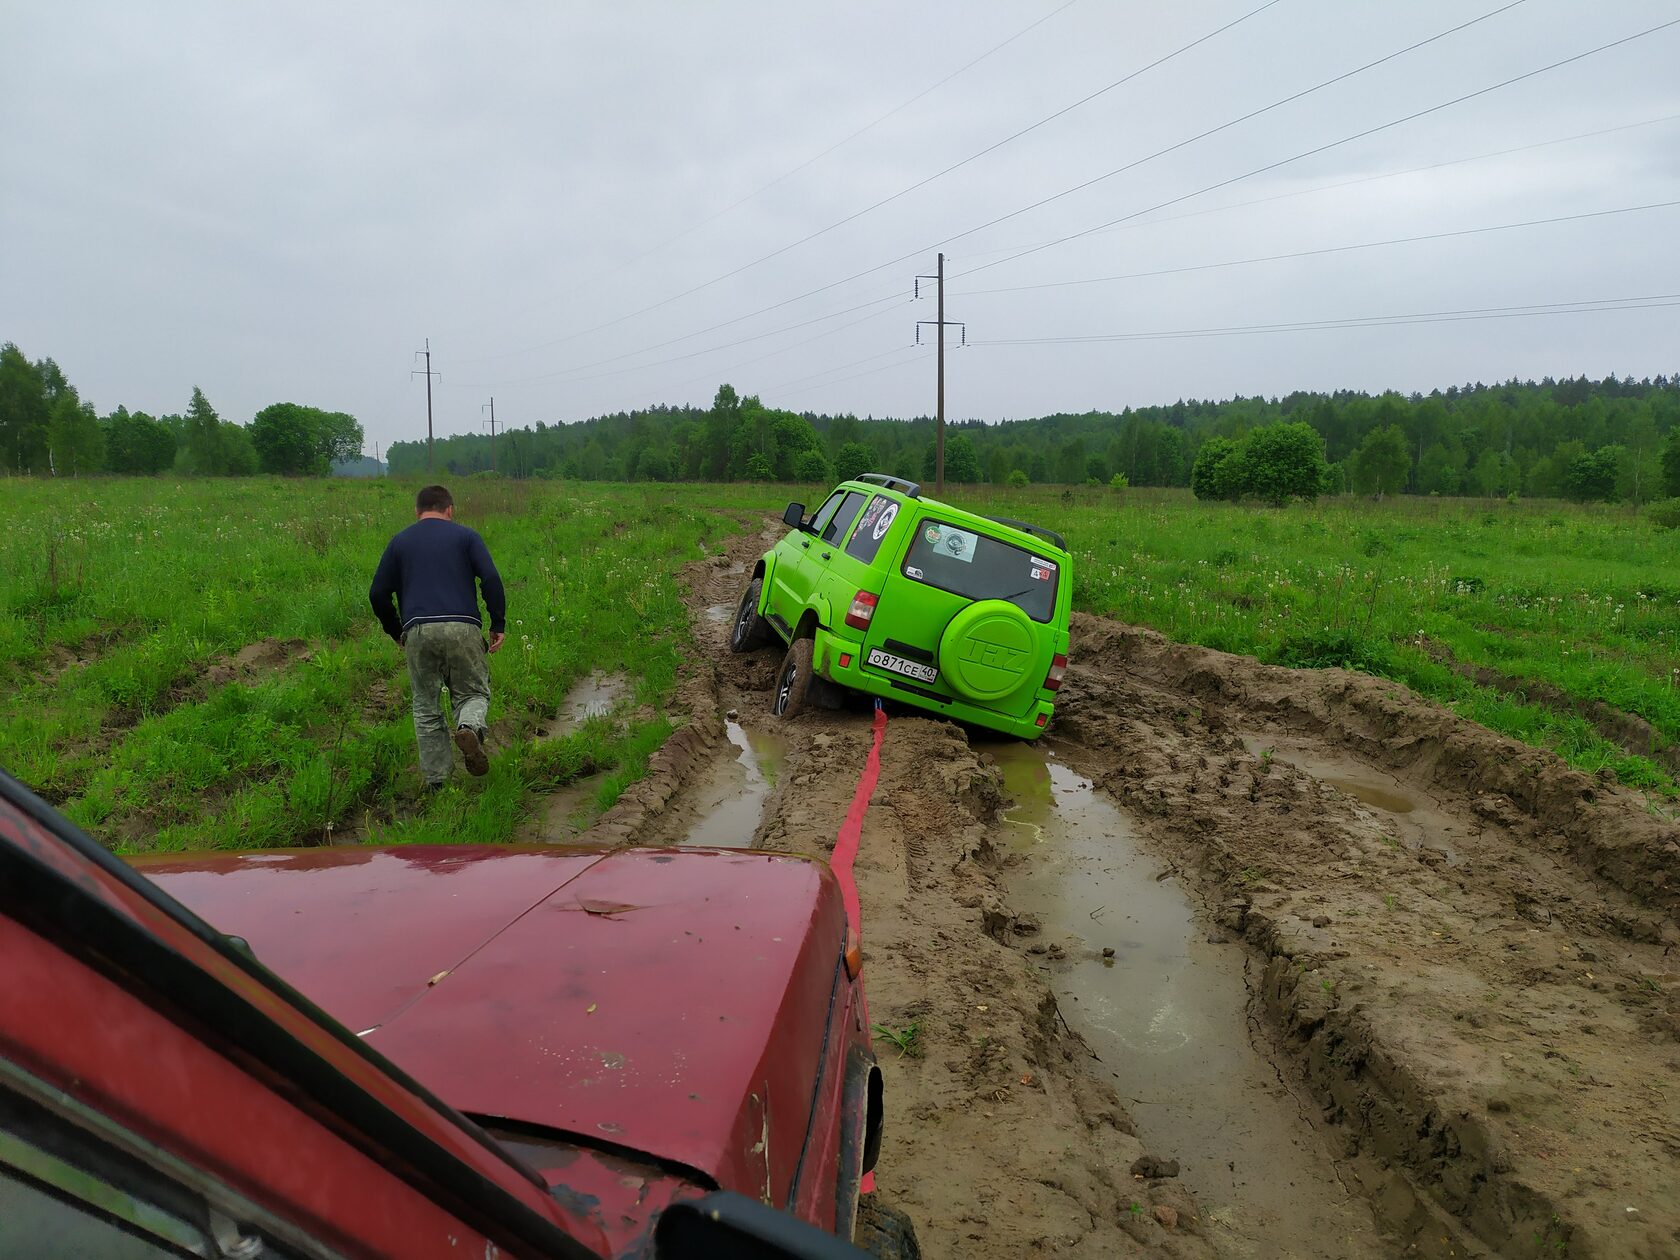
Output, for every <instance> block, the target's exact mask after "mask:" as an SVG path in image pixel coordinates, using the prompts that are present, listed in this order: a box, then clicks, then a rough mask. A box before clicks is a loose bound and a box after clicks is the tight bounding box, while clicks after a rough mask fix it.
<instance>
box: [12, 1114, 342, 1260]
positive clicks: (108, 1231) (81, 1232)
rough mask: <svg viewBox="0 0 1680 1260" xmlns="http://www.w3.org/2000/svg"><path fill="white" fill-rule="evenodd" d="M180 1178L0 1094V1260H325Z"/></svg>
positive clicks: (210, 1183)
mask: <svg viewBox="0 0 1680 1260" xmlns="http://www.w3.org/2000/svg"><path fill="white" fill-rule="evenodd" d="M159 1158H162V1157H159ZM183 1169H184V1166H183ZM181 1172H182V1170H181V1169H177V1170H176V1173H177V1175H171V1174H170V1173H166V1172H164V1171H163V1170H162V1169H161V1168H160V1167H157V1166H154V1164H153V1163H152V1162H150V1159H149V1158H142V1156H141V1155H140V1154H138V1153H130V1152H126V1151H122V1150H119V1149H117V1148H116V1147H114V1146H111V1145H108V1144H106V1143H105V1142H103V1141H101V1140H100V1139H99V1138H97V1137H95V1136H93V1134H91V1133H89V1132H88V1131H87V1130H85V1129H83V1128H82V1127H80V1125H73V1124H70V1123H69V1122H67V1121H66V1120H65V1119H64V1118H63V1117H62V1116H60V1115H58V1114H55V1113H54V1112H53V1111H51V1110H49V1109H48V1107H47V1106H44V1105H42V1104H41V1103H39V1102H37V1101H35V1100H33V1099H30V1098H25V1097H23V1096H22V1095H18V1094H13V1093H11V1092H10V1091H7V1090H3V1089H0V1255H3V1256H25V1255H27V1256H78V1257H80V1256H89V1257H98V1258H99V1260H154V1258H163V1257H170V1258H175V1257H184V1256H232V1255H241V1256H244V1255H249V1256H261V1257H263V1258H264V1260H302V1257H304V1256H306V1255H307V1256H323V1257H324V1256H325V1255H326V1254H327V1252H326V1251H325V1250H324V1249H320V1250H317V1245H316V1244H315V1243H314V1242H313V1241H312V1240H309V1239H307V1238H305V1237H303V1236H302V1235H301V1234H300V1233H298V1232H297V1231H296V1230H295V1229H293V1228H292V1227H291V1226H289V1225H282V1224H280V1223H279V1222H278V1221H277V1220H275V1219H274V1218H272V1217H270V1216H269V1215H268V1214H267V1213H266V1212H264V1211H263V1210H262V1209H261V1208H258V1207H256V1206H254V1205H252V1204H249V1203H247V1202H246V1201H244V1200H243V1199H236V1198H235V1196H234V1195H233V1194H232V1192H229V1191H225V1190H224V1189H223V1188H222V1187H221V1186H220V1185H219V1183H217V1182H216V1181H215V1180H214V1178H212V1177H209V1176H203V1175H200V1174H197V1173H196V1172H190V1173H189V1174H188V1175H186V1176H181V1175H180V1174H181ZM253 1218H255V1219H253ZM280 1232H283V1233H284V1234H286V1235H290V1236H291V1237H290V1241H291V1243H292V1244H293V1245H292V1246H288V1245H283V1244H281V1243H280V1242H278V1241H277V1240H276V1238H275V1234H276V1233H280ZM297 1246H301V1247H302V1248H303V1250H302V1251H299V1250H297V1249H295V1248H296V1247H297Z"/></svg>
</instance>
